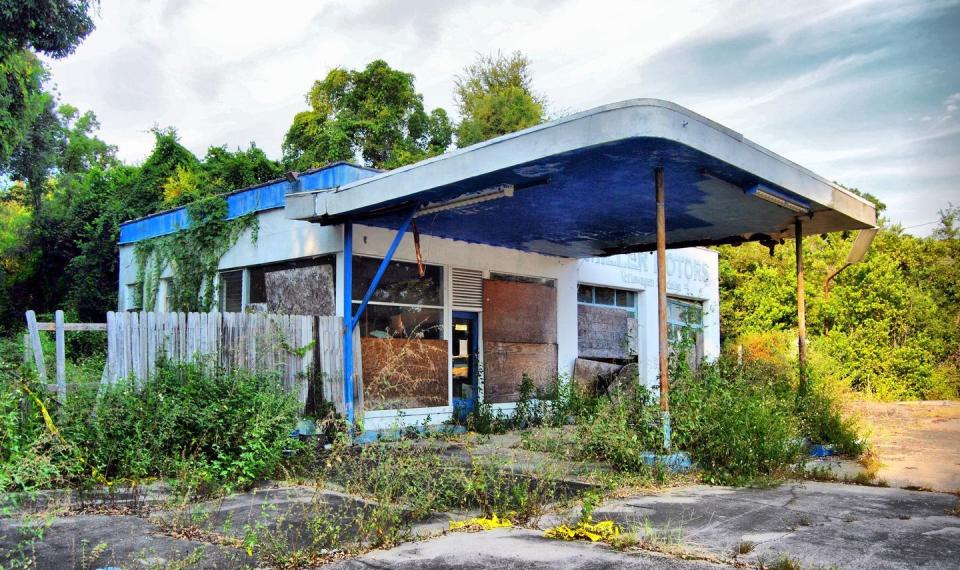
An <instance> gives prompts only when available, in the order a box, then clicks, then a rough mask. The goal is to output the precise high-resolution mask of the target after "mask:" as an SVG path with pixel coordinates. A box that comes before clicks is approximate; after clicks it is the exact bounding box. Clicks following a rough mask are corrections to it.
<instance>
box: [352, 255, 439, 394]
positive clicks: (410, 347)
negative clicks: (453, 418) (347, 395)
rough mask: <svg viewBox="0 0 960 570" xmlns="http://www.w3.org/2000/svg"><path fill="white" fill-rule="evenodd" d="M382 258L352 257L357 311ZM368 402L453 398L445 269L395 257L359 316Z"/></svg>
mask: <svg viewBox="0 0 960 570" xmlns="http://www.w3.org/2000/svg"><path fill="white" fill-rule="evenodd" d="M380 262H381V260H380V259H376V258H372V257H355V258H354V260H353V291H352V301H353V311H354V314H356V311H357V309H358V308H359V307H360V302H361V301H362V300H363V296H364V294H366V292H367V288H368V287H369V286H370V283H371V282H372V281H373V277H374V275H376V273H377V269H378V268H379V267H380ZM359 329H360V336H361V337H363V338H362V340H361V347H362V354H363V401H364V407H365V408H366V409H368V410H385V409H404V408H429V407H435V406H445V405H448V403H449V388H448V383H447V374H448V372H449V365H448V356H447V341H445V340H443V268H441V267H438V266H435V265H426V266H424V276H423V277H420V272H419V268H418V267H417V264H416V263H407V262H403V261H391V262H390V264H389V265H388V266H387V270H386V272H385V274H384V275H383V278H382V279H381V280H380V282H379V284H378V285H377V288H376V289H375V290H374V293H373V296H372V297H371V300H370V303H369V304H368V305H367V307H366V308H365V309H364V311H363V315H361V316H360V323H359Z"/></svg>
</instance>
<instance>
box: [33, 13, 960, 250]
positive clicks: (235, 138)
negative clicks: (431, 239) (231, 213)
mask: <svg viewBox="0 0 960 570" xmlns="http://www.w3.org/2000/svg"><path fill="white" fill-rule="evenodd" d="M96 24H97V29H96V31H94V32H93V34H92V35H91V36H90V37H89V38H88V39H87V40H86V41H85V42H84V44H83V45H81V47H80V48H79V49H78V50H77V52H76V53H75V54H73V55H72V56H70V57H68V58H67V59H65V60H62V61H53V62H50V67H51V70H52V76H53V80H54V82H55V83H56V84H57V87H58V89H59V92H60V95H61V98H62V99H63V101H65V102H69V103H71V104H74V105H76V106H78V107H80V108H81V109H92V110H93V111H95V112H96V113H97V115H98V117H99V119H100V122H101V124H102V133H101V135H102V136H103V138H105V139H106V140H107V141H109V142H111V143H113V144H116V145H118V147H119V152H120V156H121V158H123V159H124V160H126V161H128V162H132V163H136V162H139V161H142V160H143V158H144V157H145V156H146V154H147V153H148V152H149V151H150V148H151V146H152V136H151V135H150V134H149V132H148V130H149V129H150V127H151V126H153V125H159V126H174V127H176V128H177V130H178V131H179V133H180V135H181V138H182V142H183V143H184V144H186V145H187V146H188V147H189V148H190V149H191V150H193V151H194V152H195V153H197V154H198V155H202V154H203V153H204V152H205V150H206V148H207V147H208V146H210V145H221V144H227V145H229V146H231V147H236V146H244V147H245V146H246V145H247V144H248V143H249V142H250V141H256V143H257V145H258V146H260V147H261V148H263V149H264V150H266V152H267V153H268V154H269V155H271V156H274V157H279V155H280V143H281V141H282V140H283V135H284V133H285V132H286V129H287V127H288V126H289V125H290V122H291V120H292V117H293V115H294V114H295V113H296V112H298V111H300V110H302V109H304V108H305V107H306V103H305V102H304V94H305V93H306V92H307V91H308V90H309V88H310V85H311V83H312V82H313V81H314V80H315V79H318V78H321V77H323V76H324V75H325V74H326V73H327V72H328V71H329V70H330V69H331V68H333V67H335V66H344V67H350V68H356V67H362V66H364V65H365V64H366V63H367V62H369V61H370V60H372V59H375V58H382V59H385V60H387V61H388V62H389V63H390V64H391V65H392V66H394V67H396V68H399V69H402V70H405V71H408V72H411V73H413V74H415V75H416V78H417V88H418V90H420V91H421V92H422V93H423V95H424V99H425V102H426V104H427V106H428V108H432V107H444V108H446V109H447V110H448V111H450V112H451V114H452V113H453V112H454V105H453V100H452V97H451V92H452V87H453V79H454V76H455V75H456V74H457V73H458V72H460V71H461V70H462V69H463V67H464V66H465V65H466V64H468V63H470V62H471V61H472V60H473V59H474V58H475V56H476V55H477V54H478V53H491V52H496V51H498V50H500V51H503V52H510V51H513V50H521V51H523V52H524V53H525V54H527V55H528V56H529V57H530V59H531V60H532V62H533V70H534V80H535V87H536V88H537V89H538V90H539V91H540V92H541V93H543V94H544V95H546V96H547V98H548V100H549V102H550V110H551V113H552V114H553V115H554V116H560V115H564V114H567V113H571V112H575V111H581V110H585V109H589V108H591V107H595V106H598V105H602V104H605V103H610V102H614V101H619V100H623V99H630V98H634V97H658V98H663V99H668V100H671V101H674V102H676V103H679V104H681V105H684V106H686V107H689V108H691V109H693V110H694V111H697V112H699V113H701V114H703V115H706V116H707V117H709V118H711V119H714V120H716V121H718V122H720V123H722V124H724V125H726V126H728V127H731V128H733V129H735V130H737V131H740V132H741V133H743V134H744V135H745V136H746V137H748V138H750V139H752V140H754V141H756V142H758V143H760V144H762V145H764V146H766V147H768V148H770V149H772V150H774V151H776V152H778V153H780V154H782V155H784V156H786V157H787V158H790V159H792V160H794V161H796V162H799V163H800V164H802V165H804V166H806V167H808V168H811V169H813V170H814V171H815V172H817V173H819V174H821V175H823V176H825V177H827V178H830V179H832V180H836V181H838V182H840V183H842V184H845V185H847V186H854V187H858V188H860V189H861V190H865V191H868V192H871V193H873V194H876V195H877V196H879V197H880V198H881V199H882V200H883V201H884V202H886V203H887V204H888V206H889V210H888V213H887V215H888V217H890V218H891V219H892V220H894V221H899V222H901V223H903V224H904V225H905V226H907V227H910V228H911V229H910V231H911V232H914V233H918V234H925V233H928V232H929V231H930V230H931V228H932V227H933V225H932V224H929V222H933V221H934V220H936V219H937V211H938V210H939V209H941V208H943V207H945V206H946V205H947V204H948V203H950V202H952V203H954V204H955V205H960V183H958V178H960V110H958V107H960V0H942V1H941V0H927V1H918V2H911V1H900V2H896V1H892V2H888V1H872V0H856V1H843V0H832V1H826V2H820V1H813V0H805V1H795V2H785V1H775V2H762V1H757V0H753V1H735V0H731V1H726V0H723V1H720V0H718V1H712V2H704V1H690V0H671V1H670V2H663V1H649V2H641V1H626V2H603V1H601V0H541V1H526V2H507V1H497V0H476V1H473V0H460V1H456V2H454V1H449V0H406V1H381V2H377V1H368V0H350V1H342V2H319V1H307V0H303V1H299V0H274V1H273V2H263V1H262V0H260V1H256V2H254V1H249V2H248V1H246V0H233V1H229V0H223V1H199V0H166V1H161V0H158V1H155V2H146V1H130V0H126V1H124V0H101V6H100V10H99V15H98V16H97V17H96ZM921 224H924V225H921Z"/></svg>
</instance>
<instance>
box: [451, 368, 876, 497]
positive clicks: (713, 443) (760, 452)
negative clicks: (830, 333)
mask: <svg viewBox="0 0 960 570" xmlns="http://www.w3.org/2000/svg"><path fill="white" fill-rule="evenodd" d="M670 372H671V392H670V408H671V416H672V427H673V434H672V449H673V450H682V451H686V452H688V453H689V454H690V455H691V456H692V458H693V460H694V462H696V464H697V465H698V467H699V468H700V469H701V470H702V472H703V478H704V479H705V480H707V481H709V482H716V483H748V482H750V481H754V480H757V479H763V478H770V477H777V476H785V475H787V474H789V473H791V472H793V471H794V470H795V468H796V467H797V466H798V465H799V463H800V461H801V459H802V458H803V457H804V455H805V452H806V444H807V443H820V444H828V445H832V446H833V447H834V448H835V449H836V450H837V451H838V452H840V453H844V454H848V455H853V456H856V455H859V454H860V453H862V452H863V450H864V444H863V442H862V439H861V437H860V436H859V434H858V433H857V431H856V427H855V425H854V423H853V422H852V421H851V420H849V419H845V418H844V417H843V415H842V413H841V410H840V405H839V402H838V401H837V400H836V399H835V398H834V397H833V396H831V394H830V393H829V391H828V390H826V389H825V388H824V386H822V384H821V383H820V382H819V381H817V380H816V379H813V380H811V382H810V385H809V389H808V391H807V392H806V393H805V394H804V395H802V396H799V395H798V386H797V383H796V379H795V374H794V372H793V370H792V369H791V368H789V367H785V366H780V365H777V364H775V363H771V362H765V361H762V360H745V361H742V362H738V360H737V358H736V357H735V356H734V355H730V354H727V355H724V356H722V357H721V358H720V359H718V360H717V361H716V362H712V363H710V362H705V363H702V364H701V365H700V366H699V367H698V368H696V369H692V368H691V367H690V366H689V365H688V364H687V360H686V358H684V357H682V356H680V355H679V354H675V355H674V356H673V357H672V358H671V370H670ZM542 396H543V399H540V400H537V401H536V402H535V404H531V403H527V402H524V401H523V399H522V401H521V404H520V405H518V411H519V413H518V417H514V418H511V420H510V421H506V420H504V419H502V418H498V417H496V416H495V417H494V418H493V420H490V419H488V418H486V419H484V418H481V419H474V420H472V421H468V425H473V426H493V428H498V427H501V426H503V425H509V424H512V425H521V424H525V425H554V426H560V425H563V424H566V423H570V421H571V420H572V423H574V424H575V428H574V431H573V433H572V435H571V436H568V437H567V438H566V439H565V440H564V441H562V442H557V441H550V440H549V439H544V438H538V439H534V438H527V439H526V440H525V445H527V446H528V447H532V448H535V449H538V450H542V451H550V452H553V453H556V454H559V455H562V456H564V457H568V458H570V459H575V460H593V461H602V462H605V463H608V464H609V465H611V466H613V467H615V468H617V469H619V470H622V471H626V472H650V471H651V470H654V471H656V470H658V469H662V466H658V465H657V464H655V463H654V462H653V458H652V457H651V453H656V454H663V453H665V452H666V450H665V449H664V448H663V429H662V420H661V417H662V416H661V414H660V408H659V404H658V402H657V401H656V399H655V398H654V397H653V395H652V394H651V392H650V391H649V390H647V389H646V388H644V387H643V386H640V385H639V384H636V388H635V389H632V390H621V391H620V392H619V393H617V394H615V395H614V396H613V397H610V396H607V395H605V394H604V395H600V396H591V395H590V393H589V391H588V390H585V389H578V388H577V387H576V386H575V385H574V384H573V383H571V382H565V383H564V382H558V383H557V385H556V386H555V387H554V389H553V390H552V391H551V392H550V393H547V394H543V395H542ZM484 414H489V412H486V411H484V409H483V408H482V407H479V408H478V411H477V412H475V414H474V416H483V415H484Z"/></svg>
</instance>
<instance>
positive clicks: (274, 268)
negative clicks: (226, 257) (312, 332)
mask: <svg viewBox="0 0 960 570" xmlns="http://www.w3.org/2000/svg"><path fill="white" fill-rule="evenodd" d="M334 279H335V275H334V260H333V259H332V258H330V257H322V258H317V259H302V260H295V261H289V262H284V263H275V264H272V265H261V266H259V267H251V268H250V298H249V302H250V303H251V304H256V305H259V306H260V307H262V309H263V310H265V311H267V312H270V313H278V314H286V315H320V316H328V315H333V314H335V313H336V307H335V303H336V297H335V289H334V287H335V281H334Z"/></svg>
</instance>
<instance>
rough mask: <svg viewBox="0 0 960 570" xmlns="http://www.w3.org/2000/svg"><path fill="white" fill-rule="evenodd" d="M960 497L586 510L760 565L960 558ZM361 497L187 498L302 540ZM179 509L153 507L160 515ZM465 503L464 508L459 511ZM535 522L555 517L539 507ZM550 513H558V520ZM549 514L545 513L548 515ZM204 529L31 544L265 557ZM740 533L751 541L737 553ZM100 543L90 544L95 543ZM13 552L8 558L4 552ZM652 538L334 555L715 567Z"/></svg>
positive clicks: (126, 562)
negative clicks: (314, 517) (661, 550)
mask: <svg viewBox="0 0 960 570" xmlns="http://www.w3.org/2000/svg"><path fill="white" fill-rule="evenodd" d="M958 503H960V497H957V496H956V495H952V494H947V493H933V492H922V491H909V490H904V489H892V488H880V487H862V486H856V485H845V484H840V483H816V482H803V481H793V482H787V483H784V484H783V485H780V486H778V487H773V488H763V489H746V488H730V487H710V486H687V487H677V488H672V489H665V490H660V491H656V492H650V493H645V494H639V495H634V496H630V497H626V498H622V499H617V500H611V501H607V502H605V503H603V504H602V505H600V506H598V507H597V508H596V510H595V511H594V513H593V517H594V520H604V519H612V520H615V521H617V522H618V523H619V524H620V525H621V526H623V527H624V528H626V529H639V530H640V532H643V531H644V529H646V530H647V531H651V532H653V533H655V534H656V536H657V537H659V538H661V539H662V538H663V537H669V538H670V539H672V540H674V541H675V542H676V544H675V545H673V546H672V547H671V548H673V549H675V550H680V551H682V552H683V553H686V554H691V555H701V556H702V557H705V558H708V559H713V560H714V562H716V561H718V560H719V561H720V562H724V563H726V564H729V563H732V562H739V563H747V564H751V565H758V564H759V563H761V562H764V563H770V562H773V561H775V560H776V559H777V558H779V557H780V556H784V555H785V556H788V557H789V558H791V559H793V560H796V561H798V562H799V563H800V564H801V565H802V567H803V568H811V567H814V568H820V567H838V568H869V569H870V570H879V569H886V568H932V569H939V568H948V569H957V568H960V517H958V516H956V515H953V514H950V513H951V512H952V511H953V509H955V508H957V505H958ZM364 506H365V505H364V501H362V500H359V499H357V498H354V497H349V496H346V495H342V494H339V493H331V492H327V491H320V490H317V489H315V488H308V487H289V488H273V489H261V490H258V491H256V492H251V493H245V494H239V495H234V496H232V497H229V498H227V499H225V500H223V501H215V502H211V503H206V504H204V505H201V506H200V507H199V511H198V510H195V509H194V508H191V509H189V510H188V511H187V512H183V513H181V514H180V516H184V515H186V516H187V517H189V518H190V519H191V520H194V521H195V522H197V523H199V524H200V526H202V527H204V528H207V529H209V530H210V531H213V532H219V533H221V534H224V535H226V536H232V537H240V536H242V534H243V531H244V529H245V528H250V527H251V526H255V525H258V524H262V525H264V526H266V527H271V528H273V529H274V530H276V531H280V534H281V535H283V536H284V538H285V540H286V541H287V542H288V544H289V545H290V546H292V547H293V546H296V545H298V544H299V545H302V541H304V540H308V536H307V535H306V534H308V533H304V530H305V529H306V527H307V526H308V522H309V520H310V516H311V514H313V513H316V512H317V509H332V510H333V511H334V512H339V513H341V514H342V515H344V520H345V522H346V519H349V516H348V513H349V512H350V511H353V510H355V509H358V508H359V509H362V508H364ZM175 514H176V513H173V514H171V513H169V512H168V513H164V512H155V513H153V516H154V517H159V518H162V519H163V518H165V519H168V520H169V518H170V517H172V516H174V515H175ZM461 516H462V515H461ZM449 520H450V519H449V515H440V516H438V517H434V518H432V519H431V520H429V521H421V523H419V524H418V525H417V528H415V529H414V531H415V532H418V533H420V534H421V535H423V534H428V533H434V534H436V533H441V532H442V531H443V530H444V529H446V528H447V525H448V521H449ZM543 522H544V523H549V522H550V521H548V520H544V521H543ZM553 522H556V521H553ZM551 524H552V523H551ZM20 525H22V521H20V520H18V519H14V518H6V519H0V564H3V561H2V559H3V558H4V556H2V554H4V553H5V554H6V555H8V556H9V555H10V554H16V553H14V552H12V551H11V548H13V547H15V546H16V544H15V542H13V541H14V540H16V539H17V535H18V530H17V529H18V528H19V526H20ZM202 540H203V537H202V536H201V537H193V536H191V537H178V536H169V535H165V534H161V533H160V532H158V528H157V527H156V526H155V525H154V523H152V522H150V521H149V520H148V519H146V518H141V517H136V516H130V515H104V514H90V515H84V514H73V515H65V516H61V517H59V518H55V519H54V520H52V521H51V522H50V527H49V528H48V529H47V532H46V533H44V536H43V538H42V539H40V540H37V541H35V542H33V543H32V544H30V545H29V550H30V554H32V555H33V558H34V559H35V561H36V567H37V568H97V567H102V566H106V565H112V566H115V567H118V568H123V569H125V570H126V569H131V568H150V567H164V565H166V564H174V563H176V562H177V561H183V560H185V559H187V560H190V561H191V563H190V564H188V565H186V566H185V567H190V568H241V567H257V566H258V565H260V564H262V563H261V562H258V561H257V560H255V559H253V558H251V557H249V556H248V555H247V553H246V552H244V551H243V550H242V549H240V548H236V547H234V546H230V545H226V544H211V543H207V542H203V541H202ZM741 542H744V543H750V545H751V547H752V550H751V552H749V553H748V554H744V555H739V556H737V557H734V554H733V551H734V548H735V547H737V546H738V545H739V544H740V543H741ZM100 544H102V545H104V546H103V549H102V550H101V551H99V552H97V553H96V555H92V554H93V552H92V551H93V550H94V549H95V548H96V546H97V545H100ZM8 561H9V560H8ZM714 562H708V561H705V560H684V559H681V558H678V557H672V556H664V555H661V554H657V553H651V552H616V551H614V550H612V549H611V548H609V547H607V546H604V545H599V544H588V543H583V542H561V541H555V540H549V539H546V538H544V537H543V532H542V530H536V529H499V530H496V531H491V532H486V533H464V532H458V533H445V534H442V535H440V536H436V537H434V538H430V539H425V540H420V541H414V542H409V543H406V544H403V545H400V546H398V547H396V548H393V549H390V550H385V551H377V552H371V553H368V554H366V555H363V556H359V557H357V558H353V559H350V560H346V561H343V562H340V563H339V564H338V565H336V566H335V567H336V568H341V569H358V568H461V569H473V568H583V569H593V568H610V567H617V568H695V569H701V568H716V567H718V565H717V564H715V563H714Z"/></svg>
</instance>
